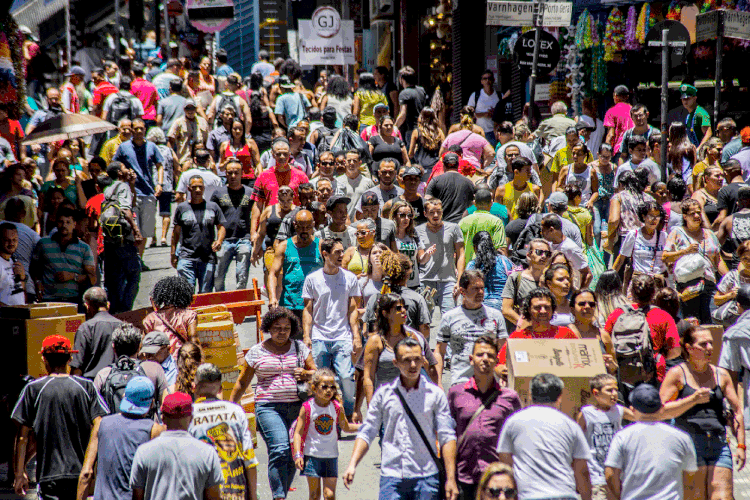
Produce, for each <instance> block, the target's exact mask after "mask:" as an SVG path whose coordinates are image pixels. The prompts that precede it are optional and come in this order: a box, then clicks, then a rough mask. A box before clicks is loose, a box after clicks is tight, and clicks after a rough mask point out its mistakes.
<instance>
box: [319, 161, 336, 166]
mask: <svg viewBox="0 0 750 500" xmlns="http://www.w3.org/2000/svg"><path fill="white" fill-rule="evenodd" d="M320 164H321V165H325V166H327V167H332V166H333V165H335V164H336V162H334V161H321V162H320Z"/></svg>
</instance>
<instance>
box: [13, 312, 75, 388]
mask: <svg viewBox="0 0 750 500" xmlns="http://www.w3.org/2000/svg"><path fill="white" fill-rule="evenodd" d="M74 307H75V306H74ZM2 321H3V323H4V324H5V325H7V326H9V327H10V332H11V345H10V346H9V351H8V352H12V353H15V355H14V356H11V357H9V359H8V363H7V365H8V368H11V370H12V371H13V372H15V373H18V374H29V375H31V376H32V377H35V378H36V377H40V376H42V375H45V370H44V364H43V363H42V356H41V354H39V351H41V350H42V341H43V340H44V338H45V337H47V336H49V335H62V336H63V337H67V338H68V339H70V343H71V344H73V341H74V340H75V335H76V331H77V330H78V327H79V326H81V324H82V323H83V322H84V321H86V317H85V316H84V315H83V314H73V315H71V316H62V317H49V318H37V319H3V320H2ZM21 353H25V356H23V354H21Z"/></svg>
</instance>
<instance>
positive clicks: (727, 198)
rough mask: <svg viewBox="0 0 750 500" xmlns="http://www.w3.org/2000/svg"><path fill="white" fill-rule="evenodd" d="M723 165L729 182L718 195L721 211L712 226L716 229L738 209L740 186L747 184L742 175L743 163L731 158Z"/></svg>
mask: <svg viewBox="0 0 750 500" xmlns="http://www.w3.org/2000/svg"><path fill="white" fill-rule="evenodd" d="M723 167H724V174H725V175H726V179H727V182H728V184H725V185H724V186H723V187H722V188H721V189H719V194H718V196H717V197H716V209H717V210H718V211H719V215H718V216H717V217H716V220H714V222H713V226H712V228H713V230H714V231H718V229H719V226H721V223H722V222H723V221H724V219H726V218H727V217H728V216H730V215H732V214H733V213H735V212H736V211H737V210H738V208H737V197H738V194H739V192H740V188H741V187H745V186H747V184H746V183H745V180H744V178H743V177H742V165H741V164H740V162H739V161H738V160H734V159H729V160H727V162H726V163H725V164H724V165H723Z"/></svg>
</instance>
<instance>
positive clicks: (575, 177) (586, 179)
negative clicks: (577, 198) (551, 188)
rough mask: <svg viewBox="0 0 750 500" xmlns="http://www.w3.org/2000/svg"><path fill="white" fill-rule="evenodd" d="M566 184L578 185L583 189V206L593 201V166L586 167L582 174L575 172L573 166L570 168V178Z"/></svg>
mask: <svg viewBox="0 0 750 500" xmlns="http://www.w3.org/2000/svg"><path fill="white" fill-rule="evenodd" d="M565 183H566V184H574V183H575V184H578V185H579V186H580V187H581V206H583V205H584V204H586V202H587V201H589V200H590V199H591V165H589V166H587V167H586V170H584V171H583V172H582V173H580V174H576V173H575V172H574V171H573V164H571V165H570V168H568V178H567V179H565Z"/></svg>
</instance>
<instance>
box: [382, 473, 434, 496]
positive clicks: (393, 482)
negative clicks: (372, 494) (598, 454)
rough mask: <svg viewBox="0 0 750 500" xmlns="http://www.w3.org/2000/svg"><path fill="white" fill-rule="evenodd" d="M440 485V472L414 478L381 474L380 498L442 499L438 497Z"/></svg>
mask: <svg viewBox="0 0 750 500" xmlns="http://www.w3.org/2000/svg"><path fill="white" fill-rule="evenodd" d="M439 487H440V478H439V475H438V474H435V475H433V476H427V477H414V478H407V477H405V478H400V477H389V476H380V494H379V495H378V500H442V499H439V498H438V489H439Z"/></svg>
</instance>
